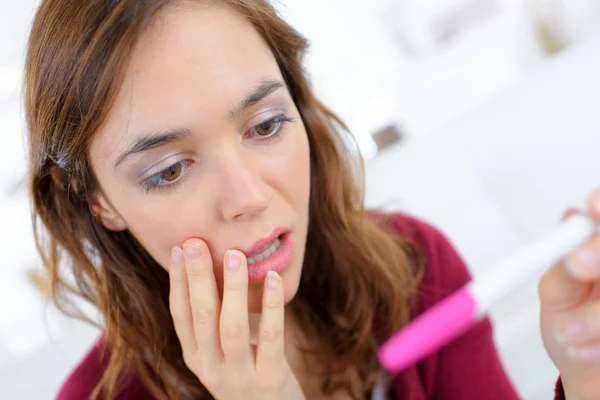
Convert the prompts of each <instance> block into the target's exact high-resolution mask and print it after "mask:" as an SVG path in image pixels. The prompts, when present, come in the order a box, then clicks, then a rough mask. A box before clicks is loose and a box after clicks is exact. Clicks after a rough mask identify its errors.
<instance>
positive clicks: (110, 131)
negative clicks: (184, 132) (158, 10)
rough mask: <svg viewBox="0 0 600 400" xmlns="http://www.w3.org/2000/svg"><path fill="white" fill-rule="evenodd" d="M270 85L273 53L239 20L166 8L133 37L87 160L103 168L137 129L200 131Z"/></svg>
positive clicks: (211, 11)
mask: <svg viewBox="0 0 600 400" xmlns="http://www.w3.org/2000/svg"><path fill="white" fill-rule="evenodd" d="M276 78H281V73H280V71H279V68H278V65H277V63H276V61H275V58H274V57H273V54H272V53H271V51H270V49H269V47H268V46H267V45H266V43H264V41H263V40H262V38H261V37H260V35H259V34H258V32H257V31H256V30H255V29H254V28H253V26H252V25H251V24H250V23H249V22H248V21H246V20H245V19H244V18H243V17H241V16H239V15H238V14H236V13H235V12H233V11H232V10H230V9H228V8H225V7H223V6H190V7H185V8H182V7H170V8H167V9H166V10H164V12H163V13H162V14H161V15H160V17H159V18H158V19H157V20H156V22H155V23H154V24H153V25H151V26H150V28H149V29H148V30H147V31H146V32H144V34H143V35H142V36H141V37H140V39H139V41H138V43H137V45H136V47H135V49H134V51H133V53H132V55H131V59H130V62H129V64H128V66H127V68H126V71H125V77H124V80H123V84H122V86H121V88H120V90H119V93H118V95H117V98H116V101H115V103H114V105H113V107H112V109H111V111H110V113H109V116H108V119H107V121H106V123H105V125H104V127H103V128H102V130H101V131H100V132H99V133H98V134H97V135H96V137H95V138H94V140H93V142H92V153H93V152H94V148H97V150H99V152H100V154H97V155H101V156H102V159H103V160H105V161H107V162H110V161H114V160H115V159H116V158H117V157H118V153H119V152H120V151H122V150H123V148H124V146H127V145H128V144H130V143H131V142H132V140H134V139H135V137H136V133H138V132H140V131H141V130H143V131H152V130H163V129H172V128H188V129H191V130H192V131H194V130H195V129H196V128H208V126H207V125H210V124H213V123H217V121H216V120H224V119H226V118H227V116H228V113H229V111H231V109H232V108H233V107H234V106H235V105H236V104H237V102H239V101H240V100H241V99H242V98H243V97H244V96H245V95H246V94H247V93H248V92H249V91H250V90H252V89H253V88H254V87H255V86H256V85H257V84H258V83H259V82H260V81H262V80H264V79H276ZM198 124H202V125H203V126H198Z"/></svg>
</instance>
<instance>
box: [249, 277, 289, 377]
mask: <svg viewBox="0 0 600 400" xmlns="http://www.w3.org/2000/svg"><path fill="white" fill-rule="evenodd" d="M283 332H284V298H283V284H282V281H281V277H280V276H279V275H278V274H277V272H274V271H269V273H268V274H267V278H266V280H265V284H264V293H263V303H262V315H261V319H260V324H259V332H258V348H257V356H256V369H257V371H260V372H266V373H270V370H272V369H274V368H275V369H276V368H279V366H280V365H281V362H282V361H283V360H284V359H285V356H284V345H283V344H284V334H283Z"/></svg>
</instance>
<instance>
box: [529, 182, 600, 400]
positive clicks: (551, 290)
mask: <svg viewBox="0 0 600 400" xmlns="http://www.w3.org/2000/svg"><path fill="white" fill-rule="evenodd" d="M575 212H577V211H575V210H570V211H568V212H567V213H566V214H565V218H568V216H569V215H571V214H573V213H575ZM587 214H588V215H589V216H590V218H592V219H594V220H595V221H596V222H597V223H599V224H600V188H599V189H598V190H596V191H595V192H594V193H593V194H592V195H591V196H590V198H589V204H588V210H587ZM539 292H540V300H541V328H542V336H543V339H544V345H545V347H546V350H547V352H548V354H549V355H550V358H551V359H552V361H553V362H554V364H555V365H556V367H557V368H558V370H559V371H560V373H561V379H562V382H563V388H564V390H565V394H566V396H567V400H571V399H574V400H587V399H590V400H591V399H599V398H600V235H598V234H596V235H594V236H593V237H592V238H590V239H589V240H588V241H587V242H586V243H584V244H583V245H581V246H580V247H579V248H578V249H576V250H575V251H573V252H572V253H570V254H569V255H567V257H565V258H564V260H562V261H561V262H559V263H558V264H557V265H555V266H553V267H552V268H551V269H550V270H549V271H548V272H547V273H546V275H545V276H544V277H543V278H542V280H541V282H540V287H539Z"/></svg>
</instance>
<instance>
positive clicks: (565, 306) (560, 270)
mask: <svg viewBox="0 0 600 400" xmlns="http://www.w3.org/2000/svg"><path fill="white" fill-rule="evenodd" d="M593 288H594V283H593V282H590V281H585V280H581V279H579V278H577V277H575V276H574V275H572V274H571V272H570V271H569V270H568V268H567V266H566V265H565V262H564V260H563V261H561V262H559V263H557V264H556V265H554V266H553V267H552V268H550V270H549V271H548V272H546V274H545V275H544V276H543V277H542V279H541V281H540V285H539V297H540V304H541V308H542V310H547V311H557V312H560V311H569V310H572V309H574V308H577V307H578V306H580V305H581V304H582V303H584V302H585V301H586V300H587V299H588V298H589V296H590V294H591V292H592V289H593Z"/></svg>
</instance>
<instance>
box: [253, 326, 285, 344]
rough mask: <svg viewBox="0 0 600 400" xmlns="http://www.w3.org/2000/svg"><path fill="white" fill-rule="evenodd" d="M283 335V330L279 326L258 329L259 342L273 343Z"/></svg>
mask: <svg viewBox="0 0 600 400" xmlns="http://www.w3.org/2000/svg"><path fill="white" fill-rule="evenodd" d="M282 336H283V330H282V329H279V328H263V329H261V330H260V332H259V335H258V338H259V340H260V341H261V342H266V343H275V342H277V341H279V339H280V338H281V337H282Z"/></svg>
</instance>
